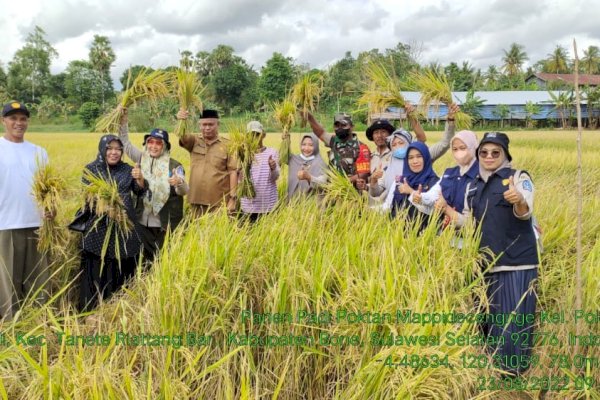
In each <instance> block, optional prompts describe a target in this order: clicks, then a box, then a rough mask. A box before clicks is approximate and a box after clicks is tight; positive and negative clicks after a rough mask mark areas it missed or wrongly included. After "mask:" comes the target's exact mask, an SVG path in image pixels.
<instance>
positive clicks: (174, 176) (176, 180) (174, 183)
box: [169, 168, 183, 186]
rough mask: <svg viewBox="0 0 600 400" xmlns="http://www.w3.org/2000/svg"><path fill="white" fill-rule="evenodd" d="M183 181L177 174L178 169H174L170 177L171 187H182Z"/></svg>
mask: <svg viewBox="0 0 600 400" xmlns="http://www.w3.org/2000/svg"><path fill="white" fill-rule="evenodd" d="M182 181H183V180H182V179H181V177H180V176H179V175H178V174H177V168H173V171H171V176H170V177H169V185H171V186H177V185H180V184H181V183H182Z"/></svg>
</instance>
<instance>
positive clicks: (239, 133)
mask: <svg viewBox="0 0 600 400" xmlns="http://www.w3.org/2000/svg"><path fill="white" fill-rule="evenodd" d="M228 132H229V146H228V151H229V154H230V155H232V156H234V157H236V158H237V160H238V162H239V165H240V169H241V170H242V179H241V181H240V183H239V184H238V188H237V195H238V198H242V197H246V198H249V199H251V198H254V197H255V196H256V192H255V191H254V185H253V184H252V176H251V173H250V169H251V168H252V162H253V161H254V156H255V154H256V153H257V152H258V150H259V142H260V140H259V138H258V137H257V136H255V135H251V134H248V133H247V132H246V129H245V127H244V126H242V125H229V126H228Z"/></svg>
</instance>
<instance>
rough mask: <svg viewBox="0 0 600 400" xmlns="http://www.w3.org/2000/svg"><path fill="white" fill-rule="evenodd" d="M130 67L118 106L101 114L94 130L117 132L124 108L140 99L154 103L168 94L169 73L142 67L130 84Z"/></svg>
mask: <svg viewBox="0 0 600 400" xmlns="http://www.w3.org/2000/svg"><path fill="white" fill-rule="evenodd" d="M131 79H132V76H131V69H129V75H128V77H127V86H126V88H125V90H123V92H122V93H121V94H120V95H119V101H118V106H117V107H116V108H114V109H113V110H111V111H109V112H108V113H107V114H105V115H104V116H102V117H101V118H100V119H99V120H98V122H97V123H96V132H105V133H110V132H118V131H119V124H120V121H121V117H122V116H123V112H124V108H128V107H130V106H132V105H135V104H137V103H138V102H139V101H141V100H147V101H149V102H150V103H152V104H155V103H156V102H157V101H158V100H160V99H162V98H165V97H167V96H168V95H169V84H170V80H171V74H169V73H166V72H164V71H160V70H156V71H152V72H149V70H148V69H146V68H144V69H142V70H141V71H140V72H139V73H138V75H137V76H136V77H135V79H133V82H132V83H131V85H129V82H130V81H131Z"/></svg>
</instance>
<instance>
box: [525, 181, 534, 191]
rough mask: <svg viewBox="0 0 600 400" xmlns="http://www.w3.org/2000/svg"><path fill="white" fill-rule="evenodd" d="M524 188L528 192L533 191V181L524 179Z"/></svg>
mask: <svg viewBox="0 0 600 400" xmlns="http://www.w3.org/2000/svg"><path fill="white" fill-rule="evenodd" d="M523 190H527V191H528V192H531V191H533V187H532V186H531V181H523Z"/></svg>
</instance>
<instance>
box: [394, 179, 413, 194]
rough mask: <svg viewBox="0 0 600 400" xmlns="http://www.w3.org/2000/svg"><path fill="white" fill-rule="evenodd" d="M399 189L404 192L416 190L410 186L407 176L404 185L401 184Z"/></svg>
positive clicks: (409, 192) (408, 192)
mask: <svg viewBox="0 0 600 400" xmlns="http://www.w3.org/2000/svg"><path fill="white" fill-rule="evenodd" d="M398 191H399V192H400V193H402V194H411V193H412V192H414V190H413V188H411V187H410V186H409V184H408V181H407V180H406V178H404V182H403V183H402V185H400V187H399V188H398Z"/></svg>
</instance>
